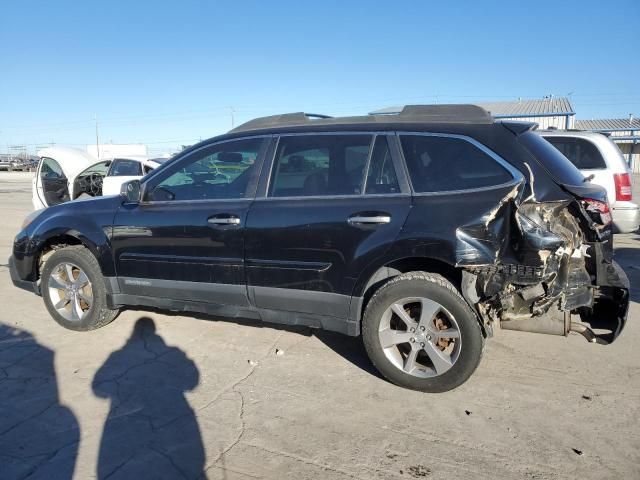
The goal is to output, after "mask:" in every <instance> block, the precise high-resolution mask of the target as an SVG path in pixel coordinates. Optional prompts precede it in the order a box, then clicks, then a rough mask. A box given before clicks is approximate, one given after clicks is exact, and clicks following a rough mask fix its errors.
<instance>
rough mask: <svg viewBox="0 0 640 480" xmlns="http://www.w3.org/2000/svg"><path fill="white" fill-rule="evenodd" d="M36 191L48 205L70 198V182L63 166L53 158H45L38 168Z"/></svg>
mask: <svg viewBox="0 0 640 480" xmlns="http://www.w3.org/2000/svg"><path fill="white" fill-rule="evenodd" d="M36 191H37V193H38V195H39V196H40V195H41V197H40V201H41V202H42V203H44V204H45V205H46V206H49V207H50V206H52V205H57V204H59V203H62V202H66V201H68V200H69V184H68V180H67V177H66V176H65V174H64V172H63V171H62V167H60V165H59V164H58V162H56V161H55V160H54V159H52V158H47V157H45V158H43V159H42V160H41V162H40V167H39V168H38V176H37V180H36Z"/></svg>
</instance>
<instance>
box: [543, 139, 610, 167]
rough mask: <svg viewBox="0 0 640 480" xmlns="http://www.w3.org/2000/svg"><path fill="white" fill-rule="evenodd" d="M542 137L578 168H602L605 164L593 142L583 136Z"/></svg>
mask: <svg viewBox="0 0 640 480" xmlns="http://www.w3.org/2000/svg"><path fill="white" fill-rule="evenodd" d="M544 139H545V140H546V141H547V142H549V143H550V144H551V145H553V146H554V147H556V148H557V149H558V150H559V151H560V153H562V154H563V155H564V156H565V157H567V158H568V159H569V161H570V162H571V163H573V164H574V165H575V166H576V167H577V168H578V169H579V170H602V169H605V168H607V165H606V163H605V161H604V158H603V157H602V154H601V153H600V150H598V147H596V146H595V145H594V144H593V143H591V142H590V141H589V140H585V139H584V138H571V137H556V136H549V137H544Z"/></svg>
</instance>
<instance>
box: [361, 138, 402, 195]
mask: <svg viewBox="0 0 640 480" xmlns="http://www.w3.org/2000/svg"><path fill="white" fill-rule="evenodd" d="M365 193H366V194H369V195H371V194H373V195H380V194H393V193H400V186H399V185H398V177H397V175H396V169H395V167H394V166H393V160H392V158H391V152H389V144H388V142H387V138H386V137H385V136H383V135H379V136H377V137H376V142H375V144H374V146H373V152H372V153H371V162H370V163H369V171H368V173H367V187H366V190H365Z"/></svg>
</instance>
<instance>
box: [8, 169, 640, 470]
mask: <svg viewBox="0 0 640 480" xmlns="http://www.w3.org/2000/svg"><path fill="white" fill-rule="evenodd" d="M31 175H32V174H29V173H5V172H0V205H2V206H1V207H0V212H2V215H1V218H2V221H3V226H2V228H1V229H0V299H1V300H2V303H1V306H0V478H3V479H6V478H9V479H10V478H27V477H28V478H47V479H49V478H71V477H73V478H79V479H85V478H94V477H99V478H107V477H108V478H211V479H246V478H292V479H306V478H323V479H348V478H350V479H376V478H380V479H382V478H384V479H386V478H398V479H400V478H402V479H411V478H430V479H431V478H434V479H437V478H458V479H480V478H491V479H501V478H505V479H511V478H525V479H556V478H557V479H564V478H567V479H568V478H628V479H631V478H640V420H639V417H640V349H639V348H638V347H637V345H638V344H639V343H640V322H639V321H638V320H640V305H639V302H640V289H639V288H638V286H640V235H638V234H627V235H618V236H616V240H615V246H616V257H617V259H618V261H619V262H620V263H621V265H622V266H623V268H624V269H625V271H626V272H627V274H628V275H629V278H630V279H631V282H632V285H633V286H634V288H633V289H632V292H631V297H632V301H633V303H632V304H631V308H630V314H629V320H628V323H627V327H626V329H625V331H624V332H623V334H622V335H621V337H620V338H619V339H618V340H617V341H616V342H615V343H614V344H613V345H609V346H598V345H593V344H588V343H587V342H586V341H585V340H584V339H583V338H582V337H581V336H579V335H576V334H572V335H570V336H569V337H568V338H562V337H554V336H546V335H537V334H529V333H520V332H513V331H502V332H498V333H497V335H496V336H495V337H494V338H493V339H491V340H489V341H488V342H487V347H486V349H485V354H484V358H483V360H482V363H481V365H480V367H479V369H478V371H477V372H476V373H475V374H474V375H473V376H472V377H471V379H470V380H469V381H468V382H467V383H466V384H464V385H463V386H461V387H460V388H458V389H456V390H454V391H452V392H448V393H444V394H437V395H435V394H423V393H418V392H413V391H408V390H404V389H401V388H399V387H396V386H394V385H392V384H390V383H388V382H386V381H385V380H383V379H382V378H381V377H380V376H379V375H378V374H377V373H376V372H375V370H374V369H373V367H372V366H371V364H370V363H369V361H368V360H367V357H366V354H365V352H364V348H363V346H362V344H361V341H360V339H357V338H349V337H343V336H340V335H338V334H332V333H327V332H316V331H312V330H310V329H305V328H297V329H294V328H287V329H284V328H281V327H277V326H273V325H267V324H259V323H255V322H249V321H242V320H241V319H234V320H230V319H214V318H203V317H202V316H198V315H166V314H160V313H157V312H154V311H140V310H128V311H125V312H123V313H122V314H121V315H120V316H119V317H118V318H117V319H116V321H114V322H113V323H111V324H110V325H108V326H107V327H105V328H102V329H100V330H96V331H93V332H88V333H76V332H72V331H68V330H65V329H63V328H62V327H59V326H58V325H57V324H56V323H54V321H53V320H52V319H51V318H50V317H49V315H48V314H47V312H46V310H45V308H44V305H43V303H42V300H41V299H40V298H39V297H36V296H35V295H33V294H30V293H28V292H25V291H22V290H19V289H17V288H14V287H13V285H12V284H11V281H10V278H9V272H8V268H7V264H6V259H7V258H8V257H9V255H10V253H11V244H12V240H13V236H14V235H15V234H16V233H17V231H18V230H19V228H20V225H21V222H22V220H23V218H24V216H25V215H26V214H27V213H29V212H30V211H31ZM636 180H637V181H636V185H637V184H638V181H640V179H636ZM635 194H636V199H637V198H640V196H638V195H639V194H640V192H637V191H636V192H635Z"/></svg>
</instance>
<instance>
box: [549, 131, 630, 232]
mask: <svg viewBox="0 0 640 480" xmlns="http://www.w3.org/2000/svg"><path fill="white" fill-rule="evenodd" d="M540 134H541V135H542V136H543V137H544V138H545V140H547V141H548V142H549V143H551V144H552V145H553V146H554V147H556V148H557V149H558V150H560V152H562V154H563V155H564V156H565V157H567V158H568V159H569V160H570V161H571V163H573V164H574V165H575V166H576V167H578V169H579V170H580V171H581V172H582V174H583V175H584V176H585V177H587V178H590V179H591V182H592V183H595V184H596V185H600V186H602V187H604V188H605V189H606V190H607V197H608V198H609V202H610V204H611V209H612V217H613V226H614V231H615V232H616V233H628V232H634V231H636V230H637V229H638V225H639V224H640V210H639V209H638V205H636V204H635V203H633V202H632V200H633V198H632V192H631V190H632V189H631V172H630V170H629V168H628V167H627V162H625V160H624V157H623V156H622V152H620V149H619V148H618V146H617V145H616V144H615V143H613V142H612V141H611V140H610V139H609V138H608V137H606V136H605V135H602V134H600V133H596V132H580V131H565V130H543V131H540Z"/></svg>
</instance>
